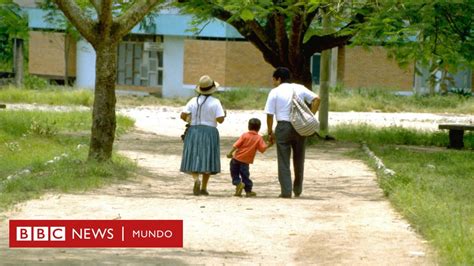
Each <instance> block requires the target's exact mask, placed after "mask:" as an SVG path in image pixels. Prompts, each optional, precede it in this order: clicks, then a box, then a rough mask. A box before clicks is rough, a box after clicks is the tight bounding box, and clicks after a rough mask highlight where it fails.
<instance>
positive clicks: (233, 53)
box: [225, 42, 274, 88]
mask: <svg viewBox="0 0 474 266" xmlns="http://www.w3.org/2000/svg"><path fill="white" fill-rule="evenodd" d="M226 44H227V45H226V46H227V47H226V72H225V74H226V84H229V85H228V86H231V87H267V88H269V87H271V86H272V74H273V71H274V68H273V67H272V66H271V65H270V64H268V63H267V62H265V60H264V59H263V55H262V53H261V52H260V51H259V50H258V49H257V48H255V46H253V45H252V44H251V43H249V42H226Z"/></svg>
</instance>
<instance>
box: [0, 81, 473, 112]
mask: <svg viewBox="0 0 474 266" xmlns="http://www.w3.org/2000/svg"><path fill="white" fill-rule="evenodd" d="M316 91H317V90H316ZM329 95H330V97H329V102H330V111H337V112H347V111H358V112H371V111H375V110H376V111H381V112H421V113H463V114H472V113H474V97H463V96H459V95H447V96H440V95H436V96H418V95H414V96H397V95H394V94H392V93H390V92H387V91H384V90H381V89H379V90H377V89H357V90H350V89H347V90H346V89H341V88H335V89H332V90H331V92H330V94H329ZM214 96H215V97H217V98H218V99H219V100H220V101H221V102H222V105H223V106H224V108H226V109H236V110H249V109H256V110H259V109H263V108H264V106H265V101H266V99H267V96H268V90H265V89H262V90H260V89H256V88H240V89H237V90H231V91H223V92H217V93H215V94H214ZM93 99H94V95H93V93H92V91H91V90H76V89H72V88H64V87H48V88H45V89H42V90H28V89H17V88H14V87H8V88H2V89H0V102H2V103H39V104H50V105H82V106H92V103H93ZM188 100H189V99H183V98H175V99H164V98H159V97H156V96H131V95H117V105H118V106H141V105H165V106H184V105H185V104H186V102H187V101H188Z"/></svg>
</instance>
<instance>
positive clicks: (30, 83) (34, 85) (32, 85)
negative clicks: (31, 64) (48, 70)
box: [23, 75, 49, 90]
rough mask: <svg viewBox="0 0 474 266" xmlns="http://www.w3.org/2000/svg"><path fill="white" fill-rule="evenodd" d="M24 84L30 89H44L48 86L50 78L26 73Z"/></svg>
mask: <svg viewBox="0 0 474 266" xmlns="http://www.w3.org/2000/svg"><path fill="white" fill-rule="evenodd" d="M23 86H24V87H25V88H26V89H29V90H44V89H46V88H48V86H49V84H48V80H46V79H44V78H40V77H38V76H35V75H26V76H25V78H24V80H23Z"/></svg>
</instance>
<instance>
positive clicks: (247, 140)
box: [227, 118, 273, 197]
mask: <svg viewBox="0 0 474 266" xmlns="http://www.w3.org/2000/svg"><path fill="white" fill-rule="evenodd" d="M260 126H261V122H260V120H258V119H257V118H252V119H250V120H249V127H248V128H249V131H248V132H246V133H244V134H242V136H240V138H239V139H238V140H237V141H236V142H235V143H234V145H233V147H232V150H231V151H230V152H229V153H228V154H227V158H232V160H231V161H230V175H231V176H232V184H233V185H234V186H235V194H234V196H238V197H240V196H242V190H243V189H244V188H245V195H246V196H247V197H255V196H257V193H255V192H253V191H252V186H253V183H252V180H250V172H249V164H252V163H253V160H254V158H255V154H256V153H257V150H258V151H260V152H262V153H263V152H265V151H266V150H267V149H268V148H269V147H271V146H272V145H273V144H272V143H270V144H268V145H267V144H266V143H265V141H264V140H263V137H262V136H260V135H259V134H258V131H259V130H260ZM236 150H237V152H236V153H235V154H234V152H235V151H236Z"/></svg>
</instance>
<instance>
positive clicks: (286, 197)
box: [278, 194, 291, 199]
mask: <svg viewBox="0 0 474 266" xmlns="http://www.w3.org/2000/svg"><path fill="white" fill-rule="evenodd" d="M278 197H279V198H284V199H291V195H283V194H280V196H278Z"/></svg>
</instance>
